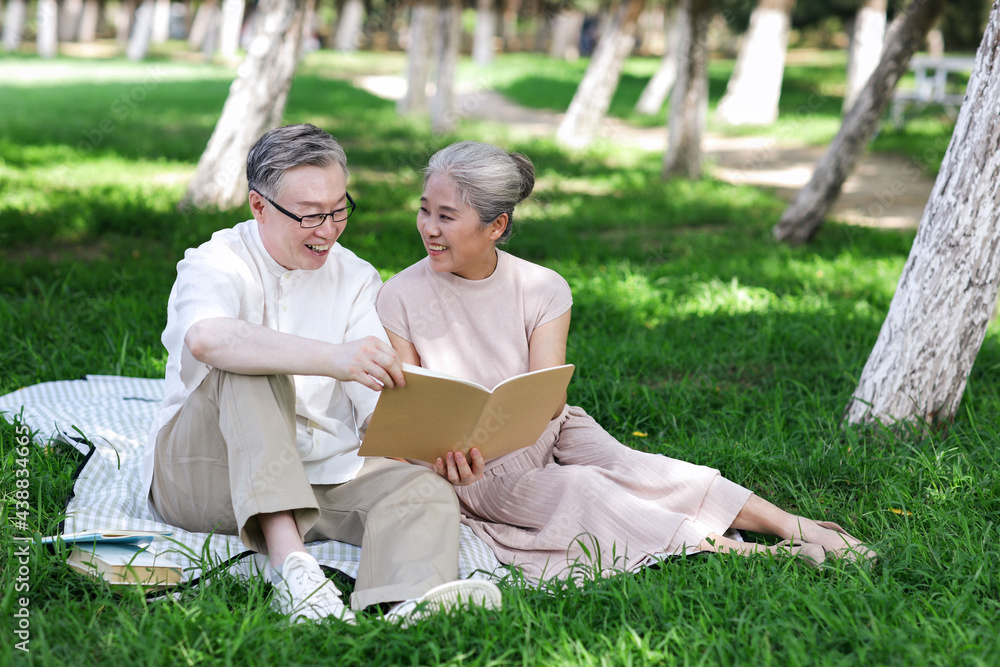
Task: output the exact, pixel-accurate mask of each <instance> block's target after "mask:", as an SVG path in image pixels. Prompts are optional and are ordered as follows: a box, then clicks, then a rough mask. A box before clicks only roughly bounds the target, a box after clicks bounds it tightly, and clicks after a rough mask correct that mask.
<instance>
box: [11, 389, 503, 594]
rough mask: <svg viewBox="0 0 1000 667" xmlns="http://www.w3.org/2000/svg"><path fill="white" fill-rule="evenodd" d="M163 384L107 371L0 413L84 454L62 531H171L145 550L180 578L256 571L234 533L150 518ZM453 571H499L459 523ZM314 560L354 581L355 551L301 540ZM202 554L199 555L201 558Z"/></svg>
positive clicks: (23, 398) (18, 398)
mask: <svg viewBox="0 0 1000 667" xmlns="http://www.w3.org/2000/svg"><path fill="white" fill-rule="evenodd" d="M163 391H164V381H163V380H149V379H140V378H131V377H120V376H110V375H88V376H86V377H84V378H83V379H81V380H60V381H55V382H43V383H41V384H36V385H32V386H30V387H25V388H24V389H20V390H18V391H15V392H12V393H10V394H7V395H5V396H0V412H6V413H8V414H7V415H6V418H7V420H8V421H13V420H14V418H15V417H17V416H18V415H21V416H20V417H19V418H20V419H21V420H22V422H23V423H24V424H25V425H26V426H28V427H29V428H30V429H31V430H32V432H33V433H34V434H35V441H36V442H37V443H39V444H45V443H47V442H50V441H53V440H56V441H62V442H65V443H68V444H70V445H72V446H74V447H76V448H77V449H79V450H80V451H81V452H83V453H84V454H85V455H87V458H86V461H85V463H84V465H83V466H82V468H81V469H80V471H79V472H78V474H77V478H76V482H75V484H74V486H73V495H72V497H71V498H70V500H69V503H68V504H67V507H66V515H67V516H66V520H65V524H64V526H63V531H62V532H64V533H71V532H77V531H85V530H102V531H112V530H172V531H173V534H172V535H171V536H170V537H169V538H168V539H167V540H166V541H160V540H157V541H156V542H154V543H153V545H152V546H151V547H150V549H151V550H154V551H157V552H164V553H167V554H168V557H169V559H170V560H172V561H174V562H176V563H178V564H179V565H182V566H183V567H184V572H185V580H187V581H192V580H194V579H195V578H197V577H200V576H202V564H203V563H205V562H206V561H207V562H208V563H211V565H212V569H213V570H214V569H215V568H216V567H218V566H221V565H223V564H225V567H226V568H227V569H229V571H230V572H232V573H233V574H235V575H237V576H242V577H249V576H254V574H255V573H257V572H260V571H262V569H263V567H264V565H265V564H266V560H265V559H264V558H263V557H262V556H260V555H259V554H254V555H252V557H249V556H251V554H250V553H249V552H248V550H247V548H246V546H244V544H243V543H242V542H241V541H240V539H239V538H238V537H234V536H228V535H209V534H206V533H192V532H188V531H185V530H181V529H179V528H175V527H173V526H169V525H166V524H163V523H159V522H157V521H155V520H154V519H153V517H152V515H151V514H150V513H149V510H148V508H147V507H146V500H145V498H144V494H143V488H142V486H143V485H142V466H143V450H144V449H145V446H146V437H147V435H148V433H149V428H150V424H152V422H153V418H154V416H155V414H156V411H157V410H158V408H159V404H160V401H161V400H162V398H163ZM460 528H461V533H460V536H461V539H460V543H459V576H461V577H464V578H468V577H480V578H488V577H489V576H491V575H492V574H493V573H496V572H497V571H498V569H499V568H500V563H499V561H497V559H496V556H494V554H493V552H492V551H491V550H490V549H489V547H487V546H486V545H485V544H484V543H483V542H482V541H481V540H480V539H479V538H478V537H476V536H475V535H474V534H473V532H472V530H471V529H469V528H467V527H466V526H461V527H460ZM306 548H307V549H308V550H309V552H310V553H312V554H313V556H315V557H316V559H317V560H318V561H319V562H320V564H322V565H326V566H329V567H332V568H335V569H337V570H339V571H341V572H343V573H344V574H346V575H348V576H349V577H352V578H356V577H357V573H358V563H359V554H360V548H359V547H356V546H354V545H351V544H345V543H343V542H336V541H333V540H328V541H324V542H315V543H311V544H308V545H306ZM205 556H207V558H205Z"/></svg>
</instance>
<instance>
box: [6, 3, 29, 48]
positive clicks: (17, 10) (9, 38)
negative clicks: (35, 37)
mask: <svg viewBox="0 0 1000 667" xmlns="http://www.w3.org/2000/svg"><path fill="white" fill-rule="evenodd" d="M27 15H28V3H27V2H26V1H25V0H8V2H7V10H6V11H5V12H4V16H3V49H4V51H17V49H18V48H19V47H20V46H21V34H22V33H23V32H24V20H25V18H26V17H27Z"/></svg>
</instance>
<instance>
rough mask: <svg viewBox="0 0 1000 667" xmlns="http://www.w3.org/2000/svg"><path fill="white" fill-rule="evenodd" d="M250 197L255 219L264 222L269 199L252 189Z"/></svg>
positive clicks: (251, 209) (251, 210)
mask: <svg viewBox="0 0 1000 667" xmlns="http://www.w3.org/2000/svg"><path fill="white" fill-rule="evenodd" d="M248 199H249V201H250V212H251V213H253V217H254V219H255V220H256V221H257V222H263V216H264V207H265V206H267V201H266V200H265V199H264V198H263V197H261V196H260V193H259V192H257V191H256V190H251V191H250V195H249V198H248Z"/></svg>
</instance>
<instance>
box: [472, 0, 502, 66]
mask: <svg viewBox="0 0 1000 667" xmlns="http://www.w3.org/2000/svg"><path fill="white" fill-rule="evenodd" d="M496 34H497V13H496V7H494V0H476V32H475V34H474V35H473V39H472V60H473V61H474V62H475V63H476V64H477V65H489V64H490V63H492V62H493V56H494V47H493V39H494V37H496Z"/></svg>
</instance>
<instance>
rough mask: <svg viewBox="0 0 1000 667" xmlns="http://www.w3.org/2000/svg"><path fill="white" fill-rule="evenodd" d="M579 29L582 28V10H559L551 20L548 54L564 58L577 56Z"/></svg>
mask: <svg viewBox="0 0 1000 667" xmlns="http://www.w3.org/2000/svg"><path fill="white" fill-rule="evenodd" d="M581 30H583V12H581V11H580V10H578V9H564V10H563V11H561V12H559V14H558V15H557V16H556V18H555V21H553V26H552V44H551V45H550V46H549V55H550V56H552V57H553V58H562V59H564V60H576V59H577V58H579V57H580V31H581Z"/></svg>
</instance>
